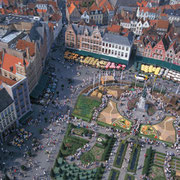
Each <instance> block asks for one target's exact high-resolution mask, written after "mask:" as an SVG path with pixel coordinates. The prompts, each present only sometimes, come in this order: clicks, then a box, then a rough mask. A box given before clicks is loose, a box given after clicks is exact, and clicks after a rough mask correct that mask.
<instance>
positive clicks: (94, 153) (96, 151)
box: [80, 146, 104, 164]
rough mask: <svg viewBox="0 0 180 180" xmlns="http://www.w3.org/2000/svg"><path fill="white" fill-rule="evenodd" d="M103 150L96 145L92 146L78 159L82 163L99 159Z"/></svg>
mask: <svg viewBox="0 0 180 180" xmlns="http://www.w3.org/2000/svg"><path fill="white" fill-rule="evenodd" d="M103 152H104V149H102V148H100V147H97V146H93V148H92V149H91V150H90V151H88V152H86V153H84V154H83V155H82V156H81V158H80V159H81V161H82V163H83V164H88V163H92V162H95V161H101V158H102V155H103Z"/></svg>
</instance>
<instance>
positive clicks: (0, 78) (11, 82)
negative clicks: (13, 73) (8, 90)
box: [0, 75, 17, 86]
mask: <svg viewBox="0 0 180 180" xmlns="http://www.w3.org/2000/svg"><path fill="white" fill-rule="evenodd" d="M0 82H1V83H5V84H7V85H9V86H13V85H14V84H16V83H17V81H14V80H12V79H9V78H6V77H4V76H2V75H0Z"/></svg>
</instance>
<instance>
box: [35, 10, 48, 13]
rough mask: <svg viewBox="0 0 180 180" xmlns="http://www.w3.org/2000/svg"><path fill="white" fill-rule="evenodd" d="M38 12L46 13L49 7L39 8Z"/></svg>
mask: <svg viewBox="0 0 180 180" xmlns="http://www.w3.org/2000/svg"><path fill="white" fill-rule="evenodd" d="M37 12H38V13H46V12H47V9H37Z"/></svg>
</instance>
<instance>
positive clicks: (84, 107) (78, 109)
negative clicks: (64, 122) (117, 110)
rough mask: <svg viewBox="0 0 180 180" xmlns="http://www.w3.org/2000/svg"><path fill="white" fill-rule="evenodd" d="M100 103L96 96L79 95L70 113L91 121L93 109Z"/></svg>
mask: <svg viewBox="0 0 180 180" xmlns="http://www.w3.org/2000/svg"><path fill="white" fill-rule="evenodd" d="M100 104H101V101H100V100H98V99H96V98H92V97H88V96H85V95H80V96H79V97H78V100H77V102H76V105H75V108H74V111H73V113H72V115H73V116H75V117H77V118H80V119H83V120H84V121H88V122H89V121H91V118H92V115H93V112H94V109H95V108H97V107H98V106H99V105H100Z"/></svg>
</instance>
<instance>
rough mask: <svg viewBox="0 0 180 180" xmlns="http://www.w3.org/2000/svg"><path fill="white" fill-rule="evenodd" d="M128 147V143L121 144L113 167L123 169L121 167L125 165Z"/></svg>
mask: <svg viewBox="0 0 180 180" xmlns="http://www.w3.org/2000/svg"><path fill="white" fill-rule="evenodd" d="M127 146H128V143H127V141H122V142H121V144H120V145H119V147H118V150H117V153H116V157H115V159H114V164H113V166H115V167H117V168H121V166H122V164H123V160H124V157H125V155H126V150H127Z"/></svg>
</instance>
